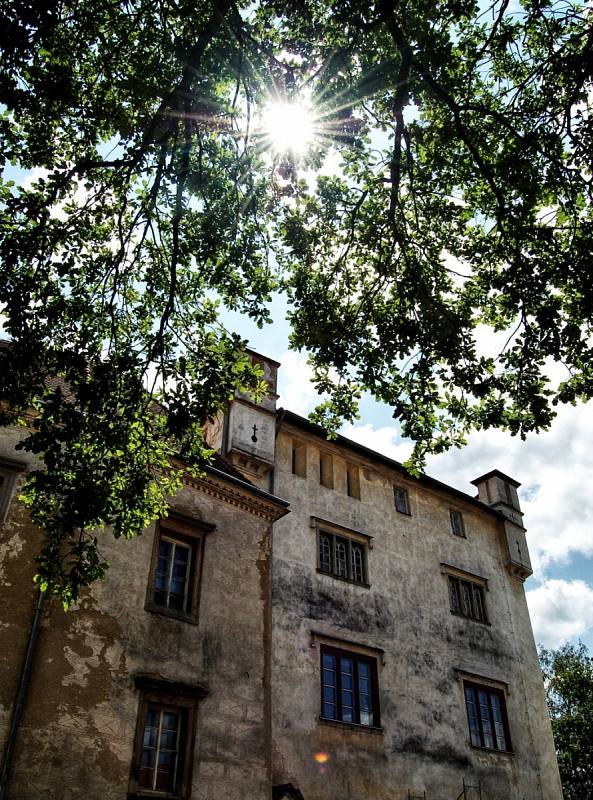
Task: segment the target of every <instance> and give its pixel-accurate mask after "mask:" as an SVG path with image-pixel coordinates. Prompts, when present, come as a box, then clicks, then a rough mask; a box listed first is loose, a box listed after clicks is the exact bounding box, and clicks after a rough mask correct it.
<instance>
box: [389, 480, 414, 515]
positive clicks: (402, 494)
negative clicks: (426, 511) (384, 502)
mask: <svg viewBox="0 0 593 800" xmlns="http://www.w3.org/2000/svg"><path fill="white" fill-rule="evenodd" d="M393 502H394V503H395V510H396V511H399V513H400V514H410V498H409V496H408V490H407V489H404V488H403V487H402V486H394V487H393Z"/></svg>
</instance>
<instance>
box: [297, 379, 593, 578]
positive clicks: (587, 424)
mask: <svg viewBox="0 0 593 800" xmlns="http://www.w3.org/2000/svg"><path fill="white" fill-rule="evenodd" d="M301 391H302V390H301ZM286 404H287V406H288V407H289V408H290V407H291V405H292V402H291V400H290V397H289V398H288V400H287V403H286ZM342 433H343V434H344V435H345V436H347V437H348V438H350V439H354V440H355V441H357V442H360V443H361V444H363V445H365V446H366V447H370V448H371V449H373V450H376V451H378V452H380V453H383V454H385V455H386V456H388V457H390V458H394V459H396V460H397V461H405V460H406V458H407V457H408V455H409V454H410V451H411V446H410V443H409V442H408V441H406V440H402V438H401V435H400V430H399V427H398V426H397V425H387V426H383V427H375V426H374V425H373V424H372V423H363V424H359V425H354V426H353V425H349V426H346V427H345V428H344V429H343V431H342ZM591 441H593V406H583V405H581V406H577V407H573V406H566V407H563V408H561V409H560V410H559V412H558V416H557V418H556V419H555V420H554V422H553V423H552V427H551V429H550V430H549V431H546V432H544V433H541V434H532V435H531V436H528V437H527V440H526V441H524V442H523V441H521V439H519V438H518V437H513V436H510V434H508V433H503V432H501V431H497V430H491V431H481V432H478V433H475V434H473V435H472V436H471V437H470V440H469V443H468V445H467V446H466V447H463V448H461V449H456V448H455V449H453V450H450V451H449V452H447V453H443V454H441V455H439V456H431V457H430V458H429V459H428V468H427V472H428V474H429V475H431V476H432V477H435V478H438V479H439V480H442V481H443V482H444V483H446V484H448V485H450V486H454V487H455V488H457V489H460V490H461V491H463V492H467V493H468V494H471V495H473V494H475V488H474V487H473V486H472V485H471V483H470V481H471V480H473V479H474V478H477V477H478V476H480V475H483V474H484V473H485V472H489V471H490V470H491V469H495V468H496V469H499V470H501V471H502V472H504V473H506V474H507V475H510V476H511V477H513V478H515V479H516V480H518V481H521V483H522V486H521V488H520V489H519V497H520V499H521V506H522V509H523V512H524V513H525V524H526V527H527V538H528V542H529V548H530V553H531V559H532V563H533V566H534V571H535V577H536V578H539V579H540V580H541V579H543V578H544V577H545V571H548V570H549V569H550V568H551V567H553V565H554V564H566V563H568V562H569V561H570V559H571V558H573V557H574V556H576V555H583V556H593V491H591V488H590V483H591V479H590V476H591V475H592V474H593V448H592V447H591V446H590V442H591Z"/></svg>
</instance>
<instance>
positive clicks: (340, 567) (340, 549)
mask: <svg viewBox="0 0 593 800" xmlns="http://www.w3.org/2000/svg"><path fill="white" fill-rule="evenodd" d="M346 552H347V543H346V541H345V540H344V539H337V538H336V575H337V576H338V577H339V578H347V577H348V562H347V560H346Z"/></svg>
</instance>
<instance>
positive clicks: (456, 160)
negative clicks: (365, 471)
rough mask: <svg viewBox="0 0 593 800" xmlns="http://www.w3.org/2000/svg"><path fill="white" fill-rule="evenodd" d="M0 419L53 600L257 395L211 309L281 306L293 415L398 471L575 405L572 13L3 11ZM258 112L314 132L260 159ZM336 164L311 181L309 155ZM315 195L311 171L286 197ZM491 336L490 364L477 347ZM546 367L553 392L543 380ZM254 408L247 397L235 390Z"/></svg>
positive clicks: (580, 257) (579, 357) (584, 297)
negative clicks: (498, 339)
mask: <svg viewBox="0 0 593 800" xmlns="http://www.w3.org/2000/svg"><path fill="white" fill-rule="evenodd" d="M1 10H2V20H1V25H0V36H1V37H2V45H3V57H2V62H1V66H0V102H1V103H2V104H3V106H4V111H3V114H2V117H1V118H0V140H1V145H2V151H3V152H4V154H5V157H6V159H7V161H9V162H11V163H12V164H14V165H17V166H19V167H21V168H24V169H27V170H33V171H34V172H33V176H36V177H37V179H36V180H30V181H29V183H26V184H25V185H20V186H19V185H15V184H14V183H11V182H10V181H7V180H5V182H4V183H3V184H2V185H1V188H0V191H1V193H2V198H1V210H0V219H1V223H0V224H1V226H2V232H3V236H2V241H1V243H0V258H1V260H2V266H1V273H0V306H1V308H2V312H3V314H4V317H5V323H4V328H5V331H6V332H7V333H8V335H9V336H10V338H11V346H10V347H9V348H4V349H2V350H0V401H1V402H2V409H3V417H2V422H3V423H4V424H8V423H12V422H15V421H18V420H22V419H23V418H24V415H26V414H27V413H28V412H29V411H31V410H33V412H34V423H33V424H34V430H33V432H32V433H31V434H30V435H29V436H27V438H26V439H25V441H24V444H23V447H25V448H26V449H28V450H31V451H33V452H35V453H38V454H40V455H41V456H42V457H43V459H44V462H45V469H44V471H40V472H35V473H33V474H32V475H31V476H30V477H29V480H28V484H27V488H26V491H25V499H26V502H27V503H29V505H30V506H31V511H32V515H33V518H34V519H35V520H36V521H37V522H38V523H40V525H41V526H42V527H43V529H44V531H45V534H46V544H45V547H44V550H43V552H42V554H41V556H40V560H39V576H38V579H39V580H40V581H41V582H42V584H43V585H44V586H46V585H47V586H49V587H50V589H51V590H52V591H54V592H56V593H58V594H59V595H60V596H61V597H62V600H63V601H64V603H65V604H66V605H67V604H68V603H69V602H70V601H71V600H72V599H74V598H76V596H77V594H78V591H79V589H80V587H81V586H84V585H86V584H88V583H89V582H90V581H91V580H92V579H93V578H95V577H96V576H97V575H100V574H102V572H103V571H104V568H105V565H104V564H103V563H102V562H101V559H100V557H99V556H98V554H97V547H96V536H97V534H96V531H98V530H101V529H102V528H103V527H105V526H111V527H112V528H113V532H114V533H115V535H116V536H120V535H123V536H133V535H135V534H138V533H140V532H141V531H142V529H143V528H144V527H145V525H146V524H147V522H148V521H149V520H150V519H152V518H154V517H155V516H158V515H159V514H160V513H162V512H163V510H164V508H165V506H166V504H165V496H166V495H167V494H168V493H171V492H172V491H174V489H175V486H176V485H178V482H179V469H180V465H179V462H177V464H178V467H177V468H175V467H171V466H170V465H171V463H172V462H171V459H172V458H173V457H174V456H175V457H180V458H181V459H182V460H183V463H184V464H185V465H189V466H190V467H192V468H195V469H200V468H201V467H203V465H204V464H205V463H206V461H207V458H208V451H207V448H206V446H205V444H204V442H203V439H202V436H201V426H202V424H203V422H204V421H205V420H206V419H207V418H209V417H211V416H212V415H214V414H215V413H216V412H217V411H218V410H219V409H220V408H221V407H223V406H224V404H225V403H226V402H227V401H228V398H229V397H230V396H231V395H232V393H233V391H234V389H235V388H236V387H238V386H241V387H243V388H250V389H253V390H255V391H257V389H258V386H259V380H260V376H259V375H258V373H257V370H255V369H254V368H253V367H252V366H251V365H250V363H249V361H248V359H247V358H246V357H245V354H244V345H245V343H244V342H242V341H241V339H240V337H238V336H236V335H234V334H233V333H232V332H229V331H226V330H225V329H224V328H223V327H222V326H221V325H220V323H219V321H218V315H217V307H218V306H217V304H219V303H221V304H222V305H223V306H225V307H227V308H231V309H234V310H238V311H240V312H241V313H243V314H246V315H248V316H249V317H251V318H252V319H253V320H254V321H255V322H256V323H257V324H258V325H264V324H267V323H268V322H269V319H270V314H269V305H268V301H269V299H270V296H271V293H272V292H273V291H274V290H282V291H284V292H286V293H287V294H288V296H289V299H290V303H291V306H290V308H291V310H290V320H291V323H292V329H293V334H292V345H293V347H295V348H299V349H300V348H306V349H307V350H308V351H309V353H310V358H311V363H312V365H313V368H314V373H315V380H316V387H317V389H318V390H319V392H320V393H326V395H327V399H326V400H324V401H323V402H322V403H321V404H320V406H319V408H318V410H317V412H316V418H317V419H318V420H319V421H321V422H322V423H323V424H324V425H325V426H326V427H327V429H328V431H329V432H330V434H331V432H332V431H335V429H336V427H337V426H338V425H339V423H340V421H341V419H343V418H345V419H353V418H354V417H355V416H356V413H357V400H358V398H359V396H360V393H361V392H362V391H364V390H368V391H370V392H372V393H373V394H374V396H375V397H376V398H377V399H379V400H380V401H383V402H385V403H388V404H390V405H391V406H392V408H393V414H394V417H396V418H397V419H399V420H400V422H401V425H402V429H403V432H404V433H405V434H406V435H408V436H411V437H412V438H413V439H414V440H415V441H416V443H417V446H416V451H415V455H414V458H413V459H412V463H411V467H412V468H416V469H418V468H421V466H422V463H423V460H422V459H423V455H424V453H426V452H427V451H433V452H438V451H440V450H443V449H445V448H446V447H449V446H451V445H452V444H454V445H460V444H461V443H462V442H463V439H464V435H465V433H466V432H467V431H468V430H470V429H471V428H487V427H491V426H499V427H503V428H506V429H508V430H510V431H511V432H512V433H514V434H520V435H521V436H524V435H525V434H526V433H527V432H529V431H537V430H540V429H542V428H545V427H547V426H548V425H549V424H550V422H551V420H552V418H553V416H554V405H555V404H557V403H564V402H575V401H576V400H577V399H588V398H589V397H590V396H591V394H592V392H593V373H592V368H591V359H590V354H591V344H590V334H591V331H590V324H591V323H590V318H591V307H592V305H593V290H592V287H591V283H590V280H589V259H590V252H591V226H592V217H591V172H590V163H589V160H588V159H589V154H590V152H591V149H592V144H593V140H592V125H591V116H590V113H589V111H590V101H591V94H590V86H591V69H592V64H591V59H590V57H589V56H590V52H591V45H592V43H593V24H592V18H591V15H590V14H589V12H588V10H587V9H584V8H582V7H581V6H579V5H577V4H574V3H571V2H565V0H557V1H555V2H554V1H552V2H548V0H544V1H543V2H541V1H540V0H523V4H522V5H520V6H517V5H516V4H511V3H509V0H494V2H493V3H492V5H491V6H489V7H488V9H484V8H483V7H482V6H481V5H478V3H476V2H469V1H468V2H459V0H445V1H443V2H437V3H436V4H435V3H430V4H427V3H423V2H419V1H418V2H416V1H415V2H412V0H410V2H400V1H399V0H376V1H375V2H374V3H371V4H369V3H368V2H361V1H360V0H335V2H333V3H323V2H315V0H283V2H277V0H260V2H257V3H251V2H247V0H208V2H206V0H202V1H201V2H200V1H199V2H196V0H192V2H189V1H188V0H127V1H126V2H122V3H114V2H111V0H92V2H91V0H79V2H76V3H73V2H71V1H70V0H59V1H58V0H42V1H40V2H31V0H15V1H14V2H11V3H10V4H8V3H6V2H5V3H2V6H1ZM270 95H275V96H277V97H280V98H283V99H284V100H285V101H286V102H289V103H295V102H296V101H297V100H298V99H299V98H301V99H303V98H304V97H305V96H306V95H308V96H309V97H310V103H311V106H312V108H313V110H314V114H315V117H316V127H317V128H318V132H319V135H318V137H317V139H316V141H315V143H314V146H312V147H311V148H310V150H309V151H308V152H307V153H306V154H304V155H302V156H299V157H297V155H296V154H295V153H292V152H288V153H275V152H274V151H273V149H270V148H269V146H268V145H269V144H270V142H269V141H268V140H267V139H266V136H265V133H262V131H261V129H259V128H258V124H257V119H258V109H261V107H262V106H264V105H265V104H266V102H268V100H269V97H270ZM329 150H331V151H332V153H334V154H337V155H338V157H339V161H340V167H339V169H337V170H335V171H334V172H333V173H330V174H327V170H321V172H320V168H321V167H322V165H323V164H324V160H325V158H326V155H327V153H328V151H329ZM316 173H319V174H318V175H317V178H316V180H315V175H316ZM488 329H490V330H493V331H497V332H508V335H506V337H505V338H506V339H507V342H506V345H505V346H504V347H503V348H502V350H501V352H500V353H499V354H498V356H496V357H493V356H491V355H488V354H484V353H482V352H480V349H479V347H478V334H479V333H480V331H481V330H488ZM550 362H559V363H562V364H564V365H565V367H566V378H565V379H564V380H561V381H560V382H557V383H556V384H553V383H551V382H550V380H549V379H548V371H547V370H548V367H549V364H550ZM259 388H261V387H259Z"/></svg>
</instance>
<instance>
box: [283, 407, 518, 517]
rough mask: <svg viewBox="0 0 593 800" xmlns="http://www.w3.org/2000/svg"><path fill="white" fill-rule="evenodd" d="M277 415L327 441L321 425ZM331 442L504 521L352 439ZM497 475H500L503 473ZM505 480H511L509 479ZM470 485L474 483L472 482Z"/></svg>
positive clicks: (462, 494)
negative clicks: (412, 473)
mask: <svg viewBox="0 0 593 800" xmlns="http://www.w3.org/2000/svg"><path fill="white" fill-rule="evenodd" d="M277 415H278V423H279V425H282V424H284V423H288V424H290V425H293V426H294V427H296V428H300V429H301V430H304V431H306V432H307V433H310V434H312V435H313V436H317V437H318V438H320V439H324V440H326V441H327V432H326V431H325V429H324V428H322V427H321V425H316V424H315V423H314V422H310V421H309V420H308V419H306V418H305V417H301V416H299V415H298V414H295V413H294V412H293V411H288V409H285V408H279V409H278V411H277ZM333 441H335V442H336V444H338V445H340V446H341V447H346V448H347V449H348V450H351V451H352V452H353V453H357V454H358V455H360V456H363V457H364V458H367V459H369V460H370V461H376V462H378V463H380V464H383V465H384V466H386V467H388V468H389V469H392V470H394V471H395V472H400V473H401V474H402V475H405V477H406V478H408V480H411V481H415V482H417V483H419V484H420V485H422V486H426V487H428V488H431V489H434V490H436V491H438V492H443V493H445V494H448V495H450V496H451V497H454V498H455V499H456V500H462V501H463V502H464V503H468V504H470V505H472V506H476V508H479V509H480V510H481V511H484V512H486V513H487V514H490V515H491V516H493V517H496V518H497V519H501V520H504V519H505V517H504V515H503V514H501V512H500V511H497V510H496V509H495V508H492V507H491V506H488V505H486V503H483V502H482V501H481V500H478V498H477V497H472V496H471V495H469V494H466V493H465V492H462V491H460V490H459V489H455V488H454V487H453V486H448V485H447V484H446V483H442V482H441V481H439V480H437V479H436V478H431V477H430V476H429V475H426V474H424V473H421V474H420V475H419V476H418V477H415V476H413V475H410V473H409V472H408V470H407V469H406V468H405V467H404V465H403V464H402V463H401V462H399V461H395V459H392V458H388V456H384V455H382V454H381V453H377V452H376V450H371V449H370V447H365V446H364V445H362V444H359V443H358V442H354V441H353V440H352V439H347V438H346V437H345V436H341V435H339V434H338V435H337V436H336V438H335V439H334V440H333ZM494 472H496V473H498V470H493V473H494ZM498 474H500V475H502V474H503V473H498ZM505 478H506V476H505ZM506 479H507V480H511V479H509V478H506ZM472 483H475V481H472ZM513 483H515V484H516V485H517V486H518V485H519V484H517V483H516V481H513Z"/></svg>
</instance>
